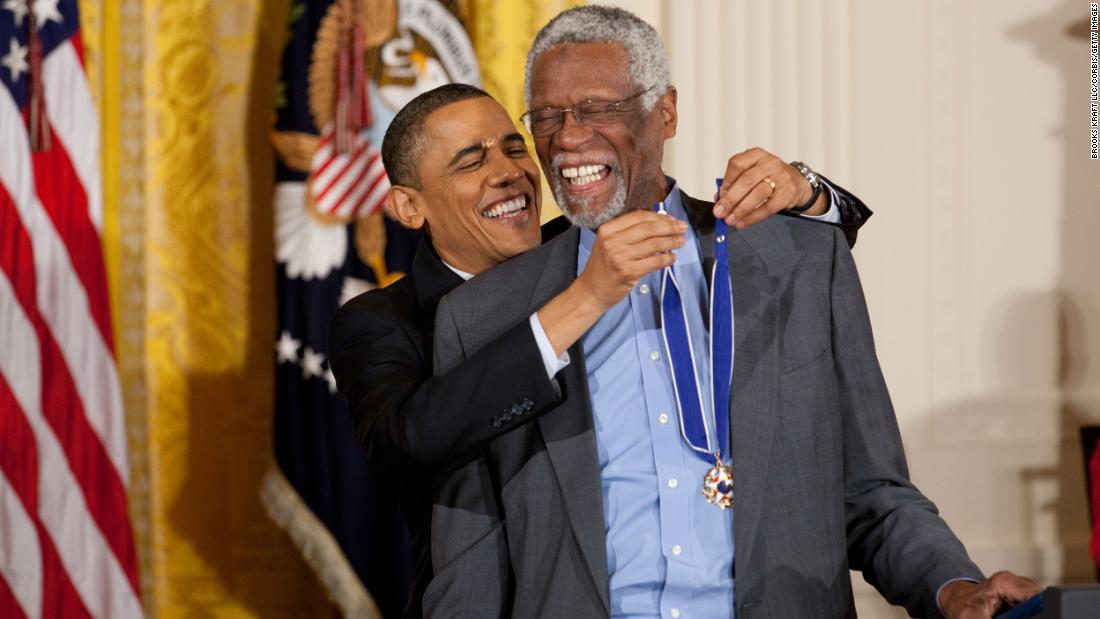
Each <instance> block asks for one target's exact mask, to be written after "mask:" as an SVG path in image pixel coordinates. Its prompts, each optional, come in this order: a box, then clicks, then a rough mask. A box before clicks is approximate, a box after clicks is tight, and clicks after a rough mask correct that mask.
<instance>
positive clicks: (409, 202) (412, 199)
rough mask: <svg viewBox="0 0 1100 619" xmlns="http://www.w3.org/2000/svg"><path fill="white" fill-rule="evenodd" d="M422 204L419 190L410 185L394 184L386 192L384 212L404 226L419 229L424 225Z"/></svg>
mask: <svg viewBox="0 0 1100 619" xmlns="http://www.w3.org/2000/svg"><path fill="white" fill-rule="evenodd" d="M422 205H423V200H422V199H421V197H420V192H418V191H417V190H415V189H413V188H412V187H405V186H403V185H394V186H393V187H390V189H389V191H387V192H386V212H388V213H389V214H390V217H393V218H394V219H396V220H397V223H399V224H401V225H402V226H405V227H406V228H411V229H413V230H419V229H421V228H423V227H424V209H423V208H422Z"/></svg>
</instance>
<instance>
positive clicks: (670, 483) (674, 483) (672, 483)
mask: <svg viewBox="0 0 1100 619" xmlns="http://www.w3.org/2000/svg"><path fill="white" fill-rule="evenodd" d="M679 485H680V482H679V481H677V480H676V479H675V478H674V479H670V480H668V487H669V488H672V489H673V490H675V489H676V487H677V486H679Z"/></svg>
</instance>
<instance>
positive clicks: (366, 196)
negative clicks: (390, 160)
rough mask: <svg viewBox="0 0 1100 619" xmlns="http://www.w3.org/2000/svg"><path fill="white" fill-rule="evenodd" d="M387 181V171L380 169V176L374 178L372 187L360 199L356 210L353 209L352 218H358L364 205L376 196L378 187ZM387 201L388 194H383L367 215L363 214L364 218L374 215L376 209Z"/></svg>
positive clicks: (371, 206)
mask: <svg viewBox="0 0 1100 619" xmlns="http://www.w3.org/2000/svg"><path fill="white" fill-rule="evenodd" d="M385 180H387V177H386V170H385V169H380V170H379V171H378V176H376V177H375V178H374V181H372V182H371V184H370V187H368V188H367V190H366V191H364V192H363V196H362V197H361V198H360V199H359V203H358V204H356V205H355V208H354V209H352V212H351V216H352V217H356V216H358V215H359V211H360V209H362V208H363V205H364V204H365V203H366V202H367V200H369V199H370V197H371V196H372V195H373V194H374V190H375V189H376V188H377V187H378V185H380V184H381V183H382V181H385ZM385 201H386V194H382V197H381V198H380V199H378V200H376V201H375V203H374V204H372V205H370V208H369V209H368V210H367V212H366V213H363V216H364V217H366V216H369V215H371V214H373V213H374V211H375V209H376V208H378V207H379V206H381V205H382V204H383V203H384V202H385Z"/></svg>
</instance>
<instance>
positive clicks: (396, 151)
mask: <svg viewBox="0 0 1100 619" xmlns="http://www.w3.org/2000/svg"><path fill="white" fill-rule="evenodd" d="M478 97H489V93H487V92H485V91H484V90H482V89H480V88H478V87H477V86H471V85H470V84H444V85H443V86H439V87H438V88H433V89H431V90H429V91H427V92H423V93H420V94H419V95H417V96H416V98H415V99H413V100H412V101H409V102H408V103H407V104H406V105H405V107H403V108H401V110H400V111H399V112H397V115H396V116H394V117H393V120H392V121H390V126H389V128H388V129H386V137H384V138H383V139H382V165H383V166H385V168H386V175H387V176H389V177H390V184H391V185H404V186H405V187H412V188H413V189H420V175H419V174H418V173H417V170H418V167H419V165H420V157H422V156H423V155H424V148H425V147H426V146H427V140H426V139H425V138H424V119H425V118H427V117H428V115H429V114H431V113H432V112H434V111H436V110H438V109H439V108H441V107H444V106H446V105H450V104H452V103H457V102H459V101H465V100H466V99H476V98H478ZM489 98H490V99H492V97H489Z"/></svg>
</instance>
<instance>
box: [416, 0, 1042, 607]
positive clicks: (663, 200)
mask: <svg viewBox="0 0 1100 619" xmlns="http://www.w3.org/2000/svg"><path fill="white" fill-rule="evenodd" d="M667 66H668V63H667V60H666V59H665V54H664V50H663V48H662V47H661V43H660V39H659V37H658V36H657V33H656V31H654V30H653V28H652V27H651V26H649V25H648V24H646V23H645V22H644V21H642V20H640V19H638V18H637V17H636V16H634V15H632V14H631V13H628V12H626V11H623V10H621V9H616V8H608V7H599V6H589V7H582V8H578V9H573V10H570V11H566V12H564V13H562V14H561V15H559V16H558V17H556V18H555V19H554V20H552V21H551V22H550V23H549V24H547V25H546V26H545V27H544V28H543V30H542V31H541V32H540V33H539V34H538V36H537V37H536V39H535V42H534V43H533V46H532V50H531V53H530V56H529V58H528V62H527V101H528V107H529V111H528V112H527V113H525V114H524V115H523V120H524V123H525V124H526V126H527V127H528V129H529V131H530V133H531V135H532V136H533V138H534V141H535V148H536V150H537V152H538V155H539V159H540V161H541V163H542V167H543V171H544V173H545V174H546V176H547V177H548V178H549V179H550V181H551V185H552V187H553V189H554V192H555V194H556V197H557V200H558V204H559V206H561V208H562V210H563V212H564V213H565V214H566V216H567V217H568V218H569V219H570V221H571V222H573V224H574V226H573V227H572V228H570V229H569V230H567V231H565V232H563V233H561V234H560V235H558V236H557V237H556V238H554V239H553V240H551V241H549V242H548V243H546V244H544V245H542V246H541V247H539V248H536V249H534V250H532V251H530V252H529V253H527V254H524V255H522V256H519V257H517V258H514V259H512V260H510V261H508V262H506V263H504V264H502V265H500V266H498V267H495V268H493V269H490V270H488V271H487V272H485V273H484V274H482V275H481V276H480V277H477V278H475V279H473V280H471V281H470V282H468V283H466V284H464V285H463V286H460V287H459V288H457V289H456V290H455V291H454V292H452V293H450V294H449V295H448V296H447V297H446V298H445V299H444V300H443V302H442V303H441V304H440V307H439V312H438V315H437V319H436V338H435V350H436V355H435V362H436V369H437V371H445V370H447V369H449V368H450V367H453V366H455V365H457V364H461V363H462V362H463V361H464V360H466V359H468V358H470V356H471V355H473V354H475V352H476V351H478V350H479V349H480V348H481V347H482V346H483V345H484V344H485V343H487V342H491V341H492V339H493V338H494V337H496V336H497V335H498V334H499V333H500V332H502V331H503V330H505V329H507V328H508V327H509V325H512V324H515V323H516V322H517V321H522V320H524V319H526V317H527V316H529V315H530V314H531V312H532V311H534V310H535V309H537V308H538V307H540V306H542V305H543V304H545V303H546V301H547V300H548V299H551V298H553V297H554V295H557V294H559V293H560V291H562V290H564V289H566V288H567V287H569V286H570V285H571V283H572V282H574V281H575V280H576V279H577V277H578V275H579V274H581V273H583V272H584V270H585V269H586V268H591V267H592V265H593V264H598V263H600V262H601V261H603V260H605V259H606V256H608V255H614V253H615V251H608V244H609V239H610V237H612V236H613V234H614V233H615V232H616V231H617V230H618V229H619V228H621V227H622V226H623V225H625V224H624V223H623V222H625V221H628V220H630V219H631V218H632V217H637V216H638V215H640V214H643V213H646V211H650V210H653V209H655V208H656V210H658V212H661V213H665V214H667V215H668V216H669V217H671V218H675V219H677V220H680V221H681V222H683V223H684V224H685V226H684V227H685V229H686V231H685V232H684V243H683V245H682V246H681V247H678V248H676V249H675V250H673V251H672V252H671V253H672V254H673V255H674V263H673V264H672V265H671V266H669V267H667V268H663V269H658V270H656V271H654V272H651V273H648V274H647V275H645V276H643V277H641V278H640V279H639V280H637V284H636V285H633V287H632V288H630V289H629V291H628V294H626V296H625V298H621V300H619V297H614V298H612V297H613V295H614V294H621V292H622V291H618V290H615V291H611V290H599V289H593V290H591V291H590V296H591V297H592V298H593V302H599V303H601V304H604V305H605V306H607V307H609V308H610V309H607V310H606V312H605V313H603V314H602V316H601V317H600V318H599V319H598V320H597V321H596V322H595V324H594V325H593V326H592V327H591V329H589V330H588V331H587V332H586V333H585V334H584V335H583V336H582V337H581V338H580V341H579V342H577V343H576V344H575V345H572V346H570V347H569V350H568V353H569V363H568V365H567V367H566V368H565V369H564V370H561V371H560V372H559V374H558V375H557V379H558V382H559V385H560V387H561V393H562V394H563V402H562V403H561V404H559V405H558V406H556V407H555V408H553V409H551V410H548V411H546V412H545V413H544V414H543V415H541V416H540V417H539V418H538V419H537V420H535V422H532V423H529V424H526V425H523V426H519V427H517V428H515V429H514V430H512V431H510V432H508V433H506V434H504V435H502V436H500V437H498V438H496V439H494V440H493V441H492V442H491V443H490V444H489V445H488V447H487V449H486V450H485V451H484V452H483V454H482V457H480V458H477V459H475V460H474V461H473V462H471V463H469V464H468V465H466V466H464V467H463V468H461V469H459V470H458V471H456V472H455V473H454V474H453V475H452V476H451V477H450V478H449V479H447V480H446V481H445V482H444V483H443V484H442V485H441V486H440V488H439V490H438V491H437V493H436V501H435V506H434V509H433V519H432V543H433V549H432V557H433V568H434V569H435V574H434V578H433V580H432V582H431V584H430V585H429V586H428V590H427V592H426V593H425V596H424V607H425V611H426V614H428V615H447V616H451V615H455V616H470V617H474V616H476V617H488V616H502V615H504V616H515V617H570V618H583V617H607V616H612V617H670V618H672V619H677V618H680V617H707V618H711V617H733V616H739V617H742V618H744V617H753V618H755V617H768V618H775V619H787V618H795V617H850V616H854V614H855V608H854V604H853V598H852V588H851V583H850V580H849V569H857V570H861V571H862V572H863V574H864V576H865V578H866V579H867V580H868V581H869V582H871V583H872V584H873V585H874V586H875V587H877V588H878V589H879V590H880V591H881V592H882V593H883V595H885V596H886V598H887V599H888V600H890V601H891V602H893V603H895V604H899V605H903V606H905V608H906V609H907V610H908V611H909V612H910V613H911V614H912V615H914V616H938V615H940V614H941V612H945V613H946V614H948V615H949V616H950V617H952V619H955V618H960V619H961V618H965V617H971V616H973V617H990V616H991V615H992V614H993V613H994V612H996V611H997V609H998V608H999V607H1000V606H1001V605H1002V604H1008V605H1010V604H1013V603H1017V602H1019V601H1021V600H1022V599H1024V598H1026V597H1027V596H1028V595H1030V594H1032V593H1034V592H1036V591H1037V590H1038V587H1037V586H1036V585H1035V583H1033V582H1031V581H1028V580H1026V579H1022V578H1020V577H1018V576H1015V575H1012V574H1007V573H1002V574H998V575H995V576H994V577H993V578H992V579H990V580H983V576H982V574H981V572H980V571H979V570H978V568H977V566H975V565H974V564H973V563H972V562H971V561H970V559H969V558H968V557H967V554H966V551H965V549H964V548H963V546H962V544H961V543H960V542H959V541H958V539H956V537H955V536H954V534H953V533H952V532H951V530H950V529H949V528H948V526H947V525H946V523H944V522H943V520H942V519H941V518H940V517H939V515H938V514H937V512H936V508H935V506H934V505H933V504H932V503H931V501H929V500H928V499H927V498H926V497H924V496H923V495H922V494H921V493H920V491H919V490H918V489H917V488H916V487H915V486H914V485H913V484H912V483H911V482H910V480H909V477H908V471H907V468H906V463H905V456H904V453H903V451H902V445H901V437H900V435H899V432H898V427H897V421H896V419H895V417H894V412H893V408H892V405H891V403H890V397H889V394H888V393H887V389H886V385H885V382H884V380H883V378H882V373H881V371H880V369H879V366H878V361H877V358H876V355H875V348H874V343H873V340H872V337H871V329H870V322H869V320H868V316H867V309H866V307H865V304H864V300H863V295H862V292H861V290H860V284H859V278H858V275H857V273H856V269H855V264H854V262H853V261H852V257H851V254H850V252H849V246H848V243H846V242H845V237H844V235H843V234H842V233H841V231H840V230H839V229H837V228H835V227H830V226H821V225H815V224H813V223H809V222H807V221H805V220H804V219H799V218H795V217H772V218H770V219H767V220H766V221H763V222H761V223H759V224H758V225H754V226H752V227H751V228H750V227H746V226H745V224H746V223H751V222H752V221H753V220H754V218H755V217H756V216H757V215H756V214H754V213H752V212H751V211H753V210H754V208H747V209H746V210H741V209H742V208H744V207H745V205H748V206H749V207H754V206H755V205H759V204H760V203H761V202H763V201H766V200H768V199H769V198H771V199H777V200H781V201H783V202H784V203H786V204H801V203H803V202H805V203H806V204H807V206H808V205H812V204H813V203H814V202H816V201H817V200H821V199H824V198H823V192H822V191H821V190H820V186H817V187H813V186H812V183H809V182H808V181H806V180H805V179H804V178H803V177H802V176H801V174H800V172H799V171H797V170H794V169H793V167H792V166H791V165H788V164H786V163H784V162H782V161H780V160H778V159H777V158H775V157H773V156H770V155H767V154H766V153H763V151H760V152H753V151H750V152H749V153H748V154H747V155H746V158H745V161H742V162H740V163H737V162H731V165H737V166H741V167H743V170H741V173H740V174H736V175H734V176H735V177H736V178H735V179H734V180H733V181H732V182H729V183H728V184H727V185H726V186H725V187H723V191H722V198H721V199H720V200H719V201H718V203H717V204H712V203H709V202H703V201H700V200H696V199H694V198H691V197H690V196H688V195H686V194H685V193H684V192H683V191H682V190H681V189H680V188H679V187H678V186H677V183H676V181H675V180H674V179H672V178H669V177H668V176H666V175H665V174H664V173H663V171H662V166H661V153H662V151H663V147H664V143H665V141H666V140H668V139H671V138H672V137H674V136H675V134H676V125H677V108H676V90H675V89H674V88H673V87H672V86H671V85H670V82H669V77H668V69H667ZM808 185H811V186H808ZM837 191H842V190H839V189H837ZM646 214H648V213H646ZM727 219H728V220H729V221H727ZM729 224H735V225H733V226H730V225H729ZM605 297H608V298H605ZM581 306H582V307H583V304H581ZM551 339H553V338H551ZM485 414H486V415H487V416H488V415H490V414H495V411H486V413H485ZM735 565H736V569H735Z"/></svg>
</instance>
